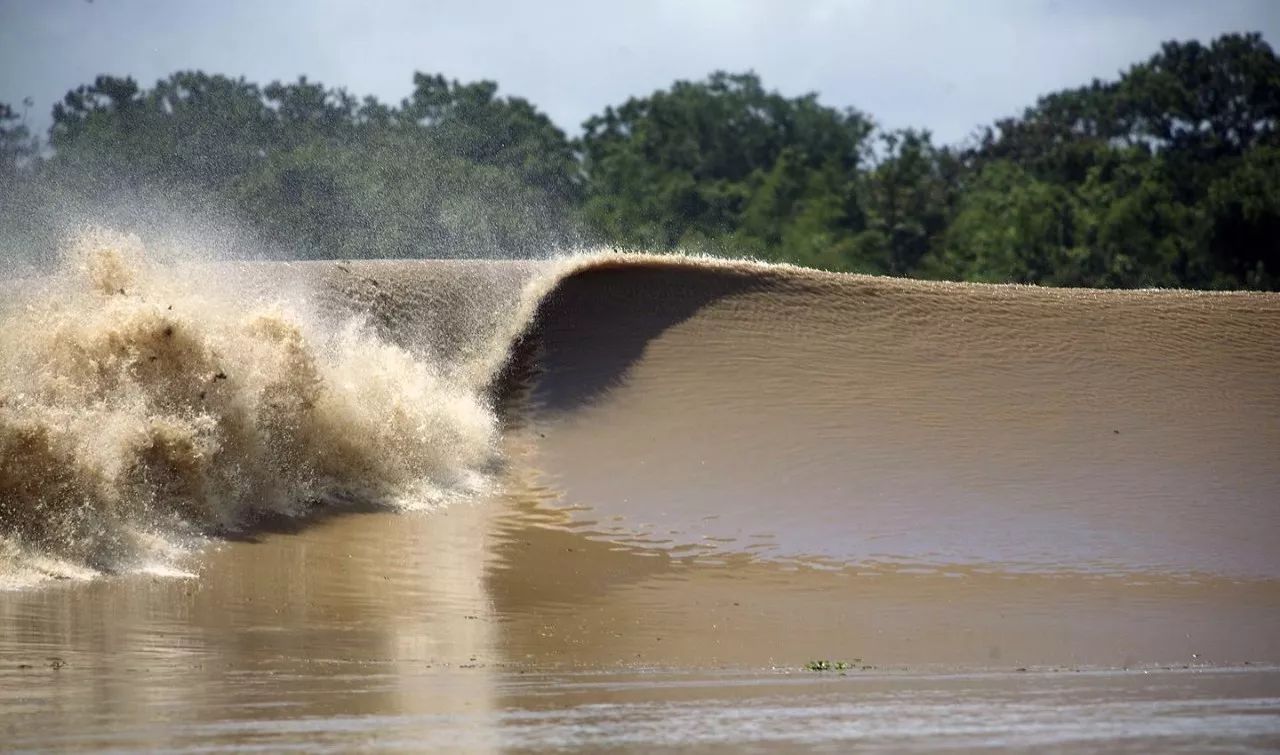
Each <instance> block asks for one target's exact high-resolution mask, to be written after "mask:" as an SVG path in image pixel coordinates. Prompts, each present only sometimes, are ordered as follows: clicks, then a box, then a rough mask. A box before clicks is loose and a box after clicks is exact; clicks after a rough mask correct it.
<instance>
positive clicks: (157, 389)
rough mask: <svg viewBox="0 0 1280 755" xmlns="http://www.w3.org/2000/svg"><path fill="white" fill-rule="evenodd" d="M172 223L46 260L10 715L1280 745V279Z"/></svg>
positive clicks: (129, 721) (479, 736)
mask: <svg viewBox="0 0 1280 755" xmlns="http://www.w3.org/2000/svg"><path fill="white" fill-rule="evenodd" d="M131 244H132V242H129V241H128V240H127V239H120V238H118V237H114V236H110V235H105V236H103V235H100V236H95V237H92V238H90V239H87V240H85V241H83V242H82V245H81V248H79V249H78V250H77V251H76V253H75V255H73V256H72V258H71V260H72V261H71V263H69V268H68V270H67V271H64V272H63V273H61V274H60V275H58V276H55V277H53V278H50V279H48V280H44V281H38V282H37V281H23V282H16V283H13V284H10V287H9V288H8V289H7V291H9V292H11V294H12V295H11V296H9V297H8V299H7V301H8V306H7V307H6V308H5V311H4V315H3V316H4V324H5V329H4V336H3V337H2V338H0V343H2V345H3V347H4V350H5V353H6V356H8V357H9V359H8V360H7V362H6V364H5V366H4V367H3V369H0V452H2V453H3V456H0V529H2V530H3V531H4V532H5V533H7V534H4V535H3V536H0V568H2V569H3V571H2V572H0V579H3V580H4V581H5V585H6V586H7V589H6V590H5V591H0V735H2V736H3V737H4V741H5V742H6V749H15V750H50V749H53V750H68V749H118V750H136V749H140V748H164V749H193V750H194V749H202V750H203V749H220V748H237V747H260V748H264V749H268V750H280V749H288V748H291V747H301V748H304V749H308V750H325V749H330V750H342V751H347V750H350V749H370V748H371V749H384V748H385V749H429V748H440V749H464V750H475V751H480V750H508V749H522V748H528V749H546V748H565V747H569V748H575V747H580V748H586V749H611V748H613V749H637V750H649V749H655V748H658V749H660V748H666V747H696V748H700V749H708V750H716V749H725V750H734V749H739V748H741V747H743V746H746V745H751V744H755V745H761V746H769V747H783V748H790V749H835V750H841V749H846V748H847V747H849V746H851V745H857V746H861V747H864V748H871V749H888V750H901V749H921V748H931V747H937V746H947V747H953V748H959V749H972V750H986V749H992V748H998V747H1016V748H1026V747H1033V746H1048V747H1053V748H1057V749H1064V750H1076V749H1078V750H1089V751H1094V750H1097V749H1110V750H1116V751H1126V750H1151V749H1168V748H1175V747H1182V748H1185V749H1191V750H1202V749H1211V748H1215V747H1225V748H1232V749H1258V750H1265V749H1268V748H1270V747H1274V746H1276V745H1277V743H1280V670H1277V664H1278V663H1280V639H1277V638H1280V556H1278V555H1277V553H1280V550H1278V549H1277V548H1276V547H1275V546H1276V543H1277V542H1280V508H1278V507H1280V453H1277V449H1280V382H1278V381H1277V380H1276V379H1275V375H1276V372H1277V367H1280V297H1277V296H1275V295H1268V294H1244V293H1190V292H1172V291H1139V292H1103V291H1092V290H1046V289H1039V288H1033V287H1017V286H980V285H962V284H940V283H924V282H913V281H899V280H891V279H881V278H870V277H862V276H847V275H831V274H825V273H818V272H814V271H807V270H801V269H796V268H789V267H778V266H768V265H760V264H754V263H739V262H725V261H716V260H703V259H691V258H680V257H651V256H635V255H617V254H596V255H584V256H578V257H570V258H565V259H559V260H552V261H542V262H534V261H529V262H482V261H453V262H430V261H428V262H335V263H305V264H302V263H294V264H270V265H269V264H262V263H257V264H241V265H233V264H229V263H217V264H188V265H184V266H180V267H165V266H155V265H148V264H147V263H146V261H145V251H144V250H141V249H138V248H136V247H135V246H131ZM170 307H172V309H170ZM166 329H170V330H171V332H170V333H169V334H168V335H166V333H165V331H166ZM218 374H225V376H226V377H223V378H219V377H217V375H218ZM202 393H203V395H202ZM812 661H830V664H831V666H832V668H831V669H830V670H826V671H814V670H808V669H806V665H807V664H809V663H810V662H812Z"/></svg>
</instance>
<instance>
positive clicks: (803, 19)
mask: <svg viewBox="0 0 1280 755" xmlns="http://www.w3.org/2000/svg"><path fill="white" fill-rule="evenodd" d="M1229 31H1260V32H1262V34H1263V37H1264V38H1265V39H1266V40H1267V41H1268V42H1270V43H1271V44H1272V45H1273V46H1274V45H1277V44H1280V0H1212V1H1209V0H1205V1H1200V0H1168V1H1167V2H1157V1H1156V0H1129V1H1127V2H1126V1H1125V0H1111V1H1110V2H1107V1H1105V0H963V1H961V0H954V1H953V2H944V1H943V0H883V1H881V2H872V1H871V0H777V1H775V0H737V1H736V2H734V1H731V0H649V1H648V2H630V1H629V0H536V1H527V2H516V1H513V2H506V3H503V2H492V1H491V0H464V1H463V2H443V1H440V2H431V1H429V0H419V1H417V2H414V1H412V0H364V1H363V2H337V1H336V0H192V1H189V0H0V102H9V103H11V104H13V105H14V106H15V107H18V108H19V109H21V104H20V103H21V102H22V100H23V99H24V98H26V97H30V98H31V99H32V100H33V102H34V104H33V106H32V107H31V108H30V113H29V116H28V117H29V125H31V126H32V127H33V128H37V129H44V128H47V126H48V124H49V121H50V118H49V110H50V109H51V107H52V106H53V103H55V102H57V101H58V100H59V99H61V97H62V95H63V94H65V93H66V92H67V90H69V89H73V88H74V87H76V86H77V85H79V84H83V83H89V82H91V81H92V80H93V78H94V76H96V75H98V74H102V73H111V74H115V75H126V74H127V75H131V76H133V77H134V78H136V79H138V80H139V82H140V83H141V84H143V85H144V86H150V85H152V84H154V83H155V81H156V80H157V79H160V78H163V77H164V76H166V75H168V74H169V73H172V72H174V71H178V70H190V69H199V70H203V71H205V72H207V73H222V74H227V75H231V76H244V77H245V78H247V79H248V80H250V81H254V82H257V83H260V84H266V83H268V82H270V81H273V80H286V81H291V80H295V79H296V78H297V77H298V76H299V75H306V76H307V77H308V79H310V80H313V81H321V82H323V83H325V84H326V85H329V86H341V87H345V88H346V89H347V90H348V91H350V92H352V93H353V94H357V95H360V96H363V95H366V94H372V95H374V96H376V97H378V98H379V99H381V100H383V101H384V102H389V103H398V102H399V101H400V100H401V99H402V98H404V97H406V96H407V95H408V94H409V92H410V90H411V88H412V75H413V72H414V71H425V72H430V73H443V74H445V75H446V76H447V77H449V78H457V79H460V80H463V81H472V80H476V79H492V80H494V81H497V82H498V84H499V85H500V93H503V94H511V95H518V96H521V97H525V98H527V99H529V100H530V101H532V102H533V103H534V104H535V105H537V106H538V107H539V108H541V109H542V110H543V111H544V112H546V113H547V114H548V115H550V116H551V117H552V118H553V119H554V120H555V121H556V122H557V123H558V124H559V125H560V126H561V127H562V128H564V129H565V130H566V131H567V132H569V133H570V135H575V134H577V133H578V132H579V131H580V126H581V123H582V121H583V120H585V119H586V118H587V117H589V116H590V115H592V114H595V113H599V112H601V111H602V110H603V109H604V107H605V106H607V105H617V104H620V103H622V102H624V101H625V100H626V99H627V98H628V97H631V96H642V95H645V94H648V93H650V92H652V91H654V90H656V89H661V88H665V87H667V86H669V85H670V84H671V82H673V81H675V80H677V79H700V78H702V77H704V76H706V75H707V74H708V73H710V72H712V71H715V70H727V71H733V72H738V71H746V70H753V71H755V72H756V73H758V74H759V75H760V76H761V77H762V78H763V80H764V83H765V85H766V86H767V87H769V88H771V89H777V90H779V91H781V92H782V93H784V94H786V95H789V96H794V95H800V94H805V93H807V92H817V93H818V94H819V98H820V100H821V101H822V102H823V103H825V104H827V105H831V106H835V107H841V108H843V107H855V108H857V109H859V110H861V111H863V112H866V113H868V114H870V115H871V116H872V117H873V118H875V120H876V121H877V122H878V123H879V124H881V125H883V126H885V127H888V128H900V127H907V126H912V127H922V128H928V129H929V130H931V131H932V132H933V133H934V135H935V137H937V140H938V141H939V142H943V143H955V142H959V141H962V140H964V139H965V138H966V137H967V136H968V135H970V134H972V133H973V131H974V129H975V128H976V127H978V126H980V125H982V124H985V123H990V122H991V121H993V120H995V119H996V118H998V117H1003V116H1007V115H1015V114H1018V113H1020V112H1021V111H1022V109H1023V108H1024V107H1026V106H1027V105H1030V104H1032V103H1033V102H1034V101H1035V99H1036V97H1037V96H1039V95H1041V94H1044V93H1046V92H1050V91H1054V90H1057V89H1062V88H1066V87H1072V86H1077V85H1080V84H1084V83H1087V82H1088V81H1090V80H1092V79H1093V78H1095V77H1100V78H1104V79H1107V78H1114V77H1115V76H1116V75H1117V74H1118V73H1119V72H1120V71H1121V70H1123V69H1125V68H1127V67H1128V66H1129V65H1131V64H1132V63H1135V62H1138V61H1140V60H1144V59H1146V58H1148V57H1150V55H1152V54H1153V53H1154V52H1156V51H1157V50H1158V48H1159V45H1160V43H1161V42H1162V41H1165V40H1169V39H1180V40H1186V39H1192V38H1195V39H1200V40H1202V41H1209V40H1211V39H1212V38H1213V37H1215V36H1217V35H1218V34H1221V33H1224V32H1229Z"/></svg>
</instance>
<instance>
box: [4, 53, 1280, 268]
mask: <svg viewBox="0 0 1280 755" xmlns="http://www.w3.org/2000/svg"><path fill="white" fill-rule="evenodd" d="M412 84H413V91H412V93H411V94H410V95H409V96H408V97H407V98H405V99H404V100H403V101H401V102H400V103H398V104H387V103H382V102H379V101H377V100H376V99H374V98H370V97H365V98H359V97H356V96H354V95H352V94H350V93H348V92H346V91H345V90H342V89H331V88H327V87H325V86H324V85H322V84H320V83H317V82H313V81H309V80H307V79H306V78H300V79H298V80H297V81H294V82H289V83H282V82H272V83H269V84H267V85H265V86H259V85H258V84H254V83H251V82H248V81H246V80H244V79H243V78H240V79H232V78H228V77H226V76H221V75H216V74H207V73H203V72H199V71H184V72H178V73H175V74H173V75H171V76H169V77H168V78H166V79H163V80H161V81H158V82H156V83H155V85H154V86H152V87H150V88H146V87H142V86H140V85H139V84H138V83H137V82H136V81H135V80H133V79H132V78H129V77H117V76H108V75H104V76H99V77H98V78H96V79H95V80H94V81H93V82H92V83H91V84H86V85H83V86H80V87H77V88H76V89H74V90H72V91H70V92H68V93H67V94H66V96H65V97H64V98H63V100H62V101H61V102H60V103H59V104H58V105H57V106H56V107H55V108H54V111H53V125H52V126H51V128H50V129H49V132H48V134H47V135H46V138H45V139H44V140H43V143H42V144H37V141H36V139H35V138H34V137H33V135H32V134H30V133H29V132H28V130H27V128H26V126H25V119H24V118H23V117H21V116H20V115H19V114H18V113H17V111H16V110H15V109H14V108H13V107H11V106H10V105H6V104H0V234H3V235H9V236H11V235H13V234H19V235H20V234H24V233H25V234H28V235H30V234H36V233H37V232H38V231H39V230H40V228H41V227H42V224H43V225H48V222H47V218H46V219H42V217H44V216H42V215H41V213H40V212H39V211H38V209H39V208H40V207H43V206H46V205H50V204H54V203H55V202H54V198H55V197H56V198H65V197H68V196H69V197H75V198H76V200H77V201H79V202H81V203H91V202H94V201H100V200H103V199H104V198H108V197H110V196H112V195H115V194H120V193H122V192H123V193H127V192H129V191H147V192H152V193H157V192H158V193H174V194H181V195H183V196H190V197H196V198H199V201H201V202H207V203H211V204H218V205H219V206H225V207H227V208H229V209H230V212H232V213H233V214H234V215H235V216H236V217H238V218H239V219H240V221H241V222H243V223H245V224H247V225H248V226H250V227H252V228H253V229H254V231H255V232H256V233H257V234H259V235H261V236H262V237H263V238H264V239H267V240H268V241H270V242H271V243H273V244H275V245H277V246H282V247H284V248H286V249H288V250H289V252H290V253H291V254H298V255H305V256H328V257H358V256H378V257H399V256H441V255H463V254H465V255H489V256H492V255H523V254H531V253H538V252H540V251H542V250H546V249H548V248H550V247H555V246H561V245H566V244H582V243H594V244H609V245H615V246H623V247H637V248H639V247H642V248H646V249H653V250H674V249H687V250H693V251H702V252H708V253H712V254H722V255H751V256H755V257H760V258H765V259H772V260H786V261H791V262H796V263H799V264H805V265H812V266H816V267H822V268H827V269H832V270H846V271H861V272H873V273H883V274H891V275H909V276H918V277H933V278H951V279H960V280H983V281H1019V282H1028V283H1041V284H1047V285H1087V286H1112V287H1135V286H1186V287H1197V288H1224V287H1233V288H1265V289H1276V288H1280V58H1277V56H1276V54H1275V52H1274V51H1273V50H1272V49H1271V47H1270V46H1269V45H1268V44H1267V43H1266V42H1265V41H1264V40H1263V39H1262V37H1261V36H1260V35H1258V34H1227V35H1224V36H1221V37H1219V38H1217V39H1215V40H1213V41H1212V42H1210V43H1209V44H1202V43H1200V42H1196V41H1188V42H1176V41H1175V42H1168V43H1166V44H1164V45H1163V46H1162V47H1161V48H1160V50H1158V51H1157V52H1156V53H1155V54H1153V55H1152V56H1151V57H1150V58H1149V59H1147V60H1146V61H1142V62H1138V63H1136V64H1134V65H1133V66H1131V67H1129V68H1128V69H1127V70H1125V71H1123V72H1121V73H1120V74H1119V75H1118V77H1117V78H1115V79H1114V80H1109V81H1102V80H1095V81H1092V82H1089V83H1088V84H1085V85H1083V86H1080V87H1078V88H1075V89H1068V90H1064V91H1060V92H1053V93H1048V94H1046V95H1045V96H1043V97H1041V98H1040V99H1039V100H1038V101H1037V102H1036V103H1034V104H1033V105H1031V106H1030V107H1028V108H1027V109H1026V110H1025V111H1024V112H1023V113H1022V114H1020V115H1018V116H1013V117H1005V118H1000V119H998V120H995V121H994V122H993V123H991V124H990V125H988V126H986V127H983V128H981V129H979V130H978V131H977V132H976V135H975V136H974V137H973V138H972V139H970V140H969V141H968V142H967V143H965V144H960V145H948V146H943V145H938V144H935V143H934V141H933V139H932V137H931V135H930V134H929V133H928V132H927V131H924V130H919V129H903V130H885V129H882V128H879V127H878V126H877V125H876V123H875V121H874V120H873V119H872V117H871V116H869V115H867V114H865V113H863V112H861V111H859V110H856V109H854V108H836V107H831V106H829V105H826V104H824V103H823V102H822V101H821V100H820V98H819V97H818V95H817V94H812V93H811V94H806V95H802V96H797V97H788V96H784V95H782V94H780V93H778V92H776V91H773V90H771V89H769V88H767V87H766V86H765V84H764V82H763V81H762V80H761V79H760V77H759V76H757V75H756V74H754V73H749V72H748V73H727V72H715V73H712V74H711V75H710V76H708V77H707V78H705V79H702V80H696V81H677V82H675V83H673V84H672V85H671V86H670V87H668V88H666V89H663V90H660V91H656V92H653V93H651V94H648V95H646V96H640V97H633V98H631V99H628V100H627V101H626V102H624V103H622V104H619V105H616V106H609V107H605V108H604V110H603V112H602V113H601V114H600V115H596V116H593V117H591V118H590V119H588V120H587V121H586V122H585V123H584V124H583V127H582V131H581V133H580V134H579V135H578V136H576V137H575V138H571V137H570V136H569V135H567V134H565V133H564V132H563V131H562V130H561V129H560V128H558V127H557V126H556V125H555V124H554V123H553V122H552V121H551V119H550V118H548V117H547V115H546V114H545V113H543V112H542V111H541V110H539V109H538V108H537V107H536V106H535V105H533V104H532V103H530V102H528V101H527V100H524V99H522V98H519V97H512V96H504V95H501V94H500V93H499V88H498V85H497V84H496V83H494V82H491V81H478V82H459V81H455V80H449V79H447V78H445V77H444V76H442V75H438V74H427V73H421V72H419V73H415V74H413V77H412ZM64 204H65V202H64ZM59 206H63V205H59Z"/></svg>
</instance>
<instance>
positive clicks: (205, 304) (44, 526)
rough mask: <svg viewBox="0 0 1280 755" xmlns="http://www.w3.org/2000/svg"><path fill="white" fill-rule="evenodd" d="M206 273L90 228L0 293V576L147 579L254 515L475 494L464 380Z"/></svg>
mask: <svg viewBox="0 0 1280 755" xmlns="http://www.w3.org/2000/svg"><path fill="white" fill-rule="evenodd" d="M213 272H214V271H212V270H210V269H208V268H200V267H198V266H197V267H193V266H160V265H154V264H151V263H149V262H148V260H147V255H146V250H145V249H143V248H142V245H141V243H140V242H139V241H138V239H137V238H136V237H129V236H122V235H119V234H116V233H113V232H109V231H105V230H94V231H90V232H87V233H85V234H83V235H82V236H80V237H79V238H78V239H77V240H76V241H75V243H74V244H72V245H71V247H70V249H69V250H68V252H67V254H66V255H65V259H64V262H63V265H62V268H61V270H60V271H59V273H58V274H57V275H55V276H54V277H53V278H51V279H49V280H47V281H44V282H43V283H41V284H40V286H39V289H40V290H39V291H38V293H36V294H34V295H28V296H25V297H22V301H20V302H19V301H11V302H9V306H7V307H6V311H5V312H4V314H3V316H2V317H3V319H2V320H0V353H3V354H4V355H5V362H4V365H3V367H0V562H4V561H7V562H9V563H8V564H7V565H6V564H4V563H0V570H3V571H5V572H7V573H9V574H10V575H12V574H17V573H20V572H25V573H29V572H31V571H32V570H34V571H36V572H39V573H44V574H48V575H56V576H62V577H68V576H70V577H78V576H83V575H84V574H85V573H89V572H103V571H119V570H124V569H140V568H142V567H143V566H144V565H145V566H147V568H153V569H154V568H159V567H157V566H156V564H157V559H159V560H160V562H165V561H168V560H170V557H171V555H172V553H174V552H175V549H176V551H181V548H179V547H178V546H179V545H181V544H182V543H183V542H186V541H189V540H190V539H191V538H195V537H199V536H200V535H201V534H204V533H209V532H224V531H228V530H234V529H236V528H238V527H241V526H243V525H244V524H246V523H247V522H251V521H252V520H254V519H256V518H259V517H261V516H264V515H297V514H299V513H303V512H305V511H307V510H308V509H309V508H310V507H312V506H314V505H316V504H317V503H334V502H353V501H358V502H360V503H362V504H378V505H387V506H396V507H423V506H430V505H434V504H437V503H440V502H442V501H445V500H448V499H451V498H454V497H458V496H461V495H466V494H468V493H474V492H475V491H477V490H479V489H482V488H483V487H484V486H485V485H486V470H487V468H488V467H489V466H490V465H491V463H492V461H493V459H494V455H495V450H494V449H495V435H496V422H495V418H494V414H493V412H492V410H491V409H490V408H489V407H488V406H487V404H486V401H485V400H484V397H483V396H482V394H481V391H480V390H479V389H478V388H477V386H475V385H469V384H465V383H463V382H460V381H459V380H457V379H456V378H455V377H453V376H449V375H445V374H444V372H443V371H442V370H441V369H440V368H439V367H438V366H437V365H436V364H434V363H432V362H431V361H430V360H429V359H426V358H425V357H424V356H423V355H421V354H415V353H411V352H410V351H409V350H407V349H406V348H404V347H402V346H399V345H394V344H391V343H388V342H386V341H385V340H383V339H381V338H380V337H378V336H377V335H375V334H374V332H373V330H372V329H371V328H370V327H369V326H368V325H367V324H366V323H364V322H362V321H361V319H360V318H358V317H354V316H353V317H345V318H341V319H340V320H335V319H334V318H332V317H325V316H321V315H320V314H319V313H317V312H316V311H314V309H313V308H312V307H310V302H309V298H308V296H307V294H306V292H305V290H301V291H300V290H299V289H298V288H297V287H295V286H290V287H283V286H282V287H280V288H278V289H276V290H274V291H273V292H272V294H271V295H269V296H263V295H261V294H255V295H252V296H250V295H248V294H246V293H245V292H244V291H243V290H236V287H234V286H232V285H224V284H222V283H220V281H219V280H216V279H211V278H213V276H212V275H211V274H212V273H213ZM32 554H38V555H39V560H37V559H34V558H32ZM42 563H43V565H42ZM19 565H20V566H21V568H18V566H19ZM6 566H10V567H14V568H5V567H6ZM86 570H87V571H86Z"/></svg>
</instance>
